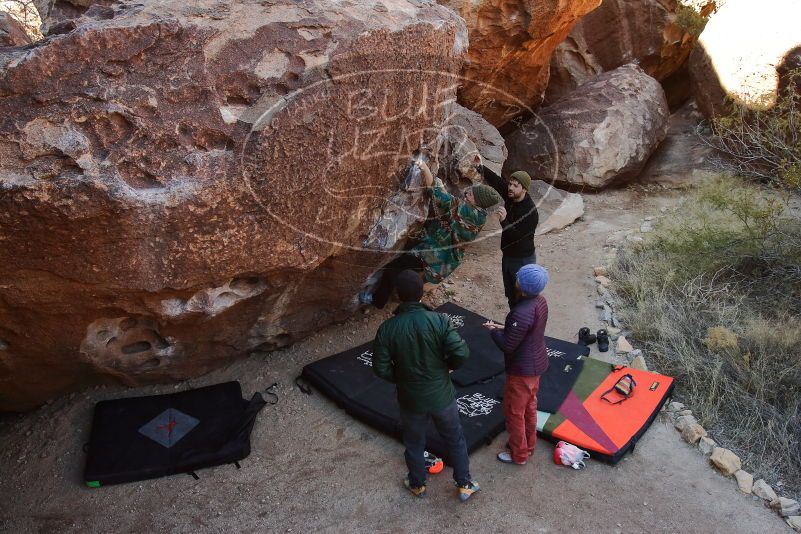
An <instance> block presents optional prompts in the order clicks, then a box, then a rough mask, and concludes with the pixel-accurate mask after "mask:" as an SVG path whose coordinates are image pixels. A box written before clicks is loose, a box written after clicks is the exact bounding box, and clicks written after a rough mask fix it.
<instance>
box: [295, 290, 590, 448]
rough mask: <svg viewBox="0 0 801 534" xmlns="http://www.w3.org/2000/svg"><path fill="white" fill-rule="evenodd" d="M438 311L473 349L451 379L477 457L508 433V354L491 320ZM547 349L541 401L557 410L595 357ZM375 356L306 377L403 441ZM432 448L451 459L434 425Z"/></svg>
mask: <svg viewBox="0 0 801 534" xmlns="http://www.w3.org/2000/svg"><path fill="white" fill-rule="evenodd" d="M436 311H437V312H439V313H443V314H445V315H447V316H448V318H449V319H450V321H451V324H452V325H453V326H454V327H455V328H456V329H457V330H458V331H459V333H460V335H461V336H462V337H463V338H464V339H465V341H466V342H467V344H468V346H469V347H470V358H469V359H468V361H467V362H466V363H465V364H464V365H462V366H461V367H460V368H459V369H457V370H456V371H454V372H453V373H452V374H451V379H452V381H453V383H454V387H455V388H456V400H457V403H458V405H459V412H460V415H461V420H462V428H463V431H464V435H465V440H466V442H467V449H468V451H470V452H472V451H473V450H475V449H476V448H478V447H479V446H481V445H483V444H486V443H489V441H491V440H492V438H494V437H495V436H497V435H498V434H499V433H500V432H501V431H503V429H504V416H503V408H502V404H501V403H502V399H503V386H504V382H505V375H504V373H503V370H504V362H503V353H501V351H500V350H498V348H497V347H496V346H495V343H493V341H492V339H491V338H490V336H489V333H488V331H487V330H486V329H485V328H483V327H482V326H481V325H482V324H483V323H484V322H486V321H487V319H486V318H485V317H482V316H480V315H478V314H475V313H473V312H471V311H469V310H466V309H464V308H462V307H460V306H457V305H455V304H452V303H447V304H444V305H442V306H440V307H439V308H437V309H436ZM546 345H547V347H548V353H549V356H550V357H551V364H552V365H551V366H550V367H552V369H550V370H549V372H548V375H550V376H551V377H552V379H551V380H549V381H548V382H549V384H550V385H548V384H546V385H545V386H544V387H543V386H541V388H540V390H541V393H540V395H539V397H538V398H539V402H540V404H545V405H546V406H554V409H556V407H558V406H560V405H561V403H562V401H563V399H564V398H565V396H566V395H567V394H568V393H569V392H570V390H571V387H572V386H573V383H574V382H575V380H576V379H577V377H578V375H579V372H580V370H581V365H582V364H581V360H580V358H579V356H581V355H584V354H587V353H589V349H587V348H586V347H583V346H581V345H576V344H574V343H568V342H566V341H561V340H558V339H553V338H546ZM372 356H373V354H372V344H371V343H365V344H364V345H360V346H358V347H355V348H353V349H350V350H346V351H344V352H341V353H339V354H335V355H333V356H329V357H327V358H323V359H322V360H318V361H316V362H313V363H310V364H308V365H306V366H305V367H304V368H303V373H302V375H301V376H302V377H303V378H304V379H305V380H306V381H308V382H309V383H310V384H312V385H313V386H315V387H316V388H317V389H319V390H320V391H322V392H323V393H324V394H325V395H327V396H328V397H330V398H331V399H332V400H334V401H335V402H336V403H337V404H338V405H339V406H341V407H342V408H343V409H345V411H347V412H348V413H349V414H351V415H352V416H353V417H355V418H357V419H359V420H361V421H363V422H365V423H367V424H369V425H370V426H372V427H374V428H376V429H378V430H380V431H383V432H386V433H388V434H390V435H393V436H395V437H397V438H400V435H401V434H400V433H401V427H400V411H399V407H398V403H397V399H396V391H395V385H394V384H391V383H389V382H386V381H384V380H381V379H380V378H378V377H377V376H375V374H373V370H372ZM566 367H567V368H566ZM543 379H545V376H544V377H543ZM427 448H428V450H429V451H430V452H432V453H434V454H436V455H437V456H441V457H444V458H445V459H446V460H447V459H448V458H447V450H446V447H445V444H444V442H443V441H442V438H441V437H440V436H439V434H438V433H437V432H436V429H435V428H434V426H433V424H431V425H430V427H429V432H428V442H427Z"/></svg>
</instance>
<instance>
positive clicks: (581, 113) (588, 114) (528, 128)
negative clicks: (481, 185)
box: [504, 65, 669, 189]
mask: <svg viewBox="0 0 801 534" xmlns="http://www.w3.org/2000/svg"><path fill="white" fill-rule="evenodd" d="M668 117H669V115H668V106H667V102H666V100H665V93H664V91H663V90H662V86H660V85H659V82H657V81H656V80H655V79H653V78H651V77H650V76H648V75H647V74H645V73H644V72H643V71H642V69H640V68H639V67H637V66H636V65H624V66H622V67H620V68H617V69H615V70H613V71H610V72H607V73H604V74H601V75H599V76H598V77H596V78H595V79H593V80H592V81H590V82H587V83H585V84H584V85H582V86H581V87H579V88H578V89H576V90H575V91H574V92H572V93H571V94H570V95H568V96H567V97H565V98H563V99H561V100H559V101H558V102H556V103H554V104H552V105H551V106H548V107H547V108H544V109H542V110H541V111H540V112H539V116H535V117H533V118H532V119H530V120H529V121H527V122H526V123H524V124H523V125H522V126H521V127H520V129H519V130H517V131H515V132H513V133H511V134H510V135H508V136H507V137H506V147H507V149H508V150H509V158H508V159H507V160H506V164H505V165H504V169H505V170H506V169H523V170H526V171H528V172H529V174H531V175H532V176H533V177H537V178H540V179H542V180H544V181H547V182H554V181H555V182H557V183H561V184H566V185H570V186H574V187H576V186H584V187H589V188H594V189H600V188H603V187H606V186H608V185H610V184H612V183H614V182H625V181H626V180H630V179H632V178H634V177H636V176H637V175H638V174H639V173H640V171H641V170H642V168H643V166H644V165H645V162H646V161H647V160H648V157H649V156H650V155H651V153H652V152H653V151H654V150H655V149H656V147H657V146H658V145H659V143H660V142H661V141H662V139H664V138H665V135H666V133H667V128H668Z"/></svg>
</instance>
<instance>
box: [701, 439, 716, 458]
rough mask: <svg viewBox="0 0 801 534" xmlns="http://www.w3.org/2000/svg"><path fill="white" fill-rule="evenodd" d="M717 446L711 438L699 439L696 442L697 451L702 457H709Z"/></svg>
mask: <svg viewBox="0 0 801 534" xmlns="http://www.w3.org/2000/svg"><path fill="white" fill-rule="evenodd" d="M717 446H718V444H717V443H715V440H714V439H712V438H707V437H704V438H701V439H700V440H699V441H698V449H699V450H700V451H701V452H702V453H703V454H704V456H709V455H710V454H712V451H713V450H714V449H715V447H717Z"/></svg>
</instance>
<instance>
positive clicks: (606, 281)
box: [595, 276, 612, 287]
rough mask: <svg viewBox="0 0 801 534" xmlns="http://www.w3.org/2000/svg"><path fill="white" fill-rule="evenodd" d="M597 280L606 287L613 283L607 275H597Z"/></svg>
mask: <svg viewBox="0 0 801 534" xmlns="http://www.w3.org/2000/svg"><path fill="white" fill-rule="evenodd" d="M595 281H596V282H598V283H599V284H601V285H602V286H604V287H609V284H611V283H612V281H611V280H610V279H609V278H607V277H605V276H596V277H595Z"/></svg>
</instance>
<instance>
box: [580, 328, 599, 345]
mask: <svg viewBox="0 0 801 534" xmlns="http://www.w3.org/2000/svg"><path fill="white" fill-rule="evenodd" d="M595 340H596V336H595V334H591V333H590V329H589V328H587V327H586V326H584V327H582V328H581V329H580V330H579V331H578V342H579V345H584V346H585V347H586V346H587V345H592V344H593V343H595Z"/></svg>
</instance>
